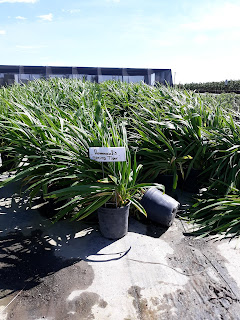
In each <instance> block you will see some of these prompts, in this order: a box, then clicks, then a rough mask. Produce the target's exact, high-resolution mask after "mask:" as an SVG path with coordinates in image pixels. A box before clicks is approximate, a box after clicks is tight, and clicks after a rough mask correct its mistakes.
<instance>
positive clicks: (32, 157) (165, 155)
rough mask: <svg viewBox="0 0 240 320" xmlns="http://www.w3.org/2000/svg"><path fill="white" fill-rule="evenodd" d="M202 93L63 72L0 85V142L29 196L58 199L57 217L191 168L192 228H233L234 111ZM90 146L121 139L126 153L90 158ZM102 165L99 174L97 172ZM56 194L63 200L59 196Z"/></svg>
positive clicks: (237, 195) (239, 130)
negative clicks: (105, 159)
mask: <svg viewBox="0 0 240 320" xmlns="http://www.w3.org/2000/svg"><path fill="white" fill-rule="evenodd" d="M226 106H229V104H224V102H221V103H220V100H219V99H218V98H216V97H213V96H210V95H200V94H197V93H193V92H191V91H184V90H180V89H176V88H172V87H166V86H160V85H159V86H155V87H151V86H148V85H146V84H144V83H140V84H127V83H122V82H117V81H116V82H114V81H106V82H104V83H101V84H97V83H90V82H82V81H78V80H69V79H51V80H47V81H46V80H39V81H34V82H29V83H28V84H27V85H14V86H12V87H8V88H2V89H0V122H1V127H0V139H1V140H0V143H1V144H0V148H1V149H0V152H1V153H2V154H3V155H5V158H6V156H7V157H8V158H7V159H8V162H9V164H11V165H12V173H13V174H12V176H11V177H10V178H9V179H7V180H5V181H4V182H3V183H2V185H5V184H6V183H9V182H10V181H15V180H21V181H22V182H23V184H25V189H26V190H27V191H28V192H29V195H30V199H31V200H32V199H34V198H35V197H37V196H42V197H43V198H45V199H47V198H53V199H55V200H56V201H58V202H59V201H60V202H59V203H61V207H60V208H59V210H58V211H57V215H56V219H59V218H61V217H63V216H64V215H71V216H72V217H73V218H84V217H86V216H87V215H89V214H90V213H92V212H94V211H95V210H96V208H98V207H100V206H101V205H102V204H103V203H105V202H106V201H109V200H110V199H112V196H113V195H115V199H114V201H116V203H117V205H118V206H121V205H124V204H126V203H125V202H126V199H128V200H129V199H130V201H131V202H132V203H133V204H135V206H136V208H137V209H138V210H139V211H141V212H143V213H145V212H144V209H143V208H142V206H141V204H140V203H139V201H138V197H139V199H140V196H141V195H139V194H138V192H139V190H140V189H141V187H143V186H144V187H146V188H148V187H151V186H153V185H154V182H156V181H158V178H159V176H160V177H161V175H163V174H172V175H173V183H172V188H173V190H175V189H176V188H177V186H179V182H180V180H182V181H184V180H185V181H187V179H188V176H189V175H190V174H191V171H192V170H200V171H199V172H201V174H200V177H199V178H200V182H201V187H204V188H206V190H207V191H206V192H204V193H203V194H202V196H201V197H198V199H197V200H196V204H195V205H194V206H193V207H192V208H191V209H190V212H189V213H188V217H190V219H192V220H193V221H195V222H196V223H197V224H199V226H200V229H199V230H198V232H200V233H201V234H204V235H205V234H209V233H210V232H218V233H224V234H228V233H229V234H234V235H238V234H239V232H240V207H239V205H240V192H239V189H240V122H239V121H240V114H239V112H238V111H237V110H238V109H236V108H235V109H232V110H231V109H229V108H227V107H226ZM92 146H111V147H113V146H125V147H126V148H127V162H126V163H116V166H114V165H113V164H112V163H108V164H104V165H103V166H102V164H100V163H97V162H94V161H91V160H90V159H89V156H88V149H89V147H92ZM103 172H104V176H103ZM159 187H160V186H159ZM62 200H63V201H65V202H64V204H63V205H62Z"/></svg>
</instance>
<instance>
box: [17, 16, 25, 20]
mask: <svg viewBox="0 0 240 320" xmlns="http://www.w3.org/2000/svg"><path fill="white" fill-rule="evenodd" d="M15 19H18V20H26V19H27V18H25V17H22V16H17V17H16V18H15Z"/></svg>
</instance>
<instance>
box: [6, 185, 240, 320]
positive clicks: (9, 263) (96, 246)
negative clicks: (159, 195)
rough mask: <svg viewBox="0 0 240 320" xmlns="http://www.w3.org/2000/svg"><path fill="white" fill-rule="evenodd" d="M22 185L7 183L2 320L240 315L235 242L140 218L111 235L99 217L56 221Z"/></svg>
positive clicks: (125, 319) (239, 257)
mask: <svg viewBox="0 0 240 320" xmlns="http://www.w3.org/2000/svg"><path fill="white" fill-rule="evenodd" d="M17 189H18V186H11V187H5V188H3V189H1V190H0V295H1V300H0V319H1V320H9V319H13V320H18V319H19V320H23V319H24V320H25V319H29V320H39V319H45V320H46V319H48V320H68V319H73V320H75V319H77V320H79V319H81V320H85V319H99V320H105V319H110V320H111V319H112V320H133V319H140V320H158V319H161V320H162V319H167V320H169V319H189V320H190V319H214V320H215V319H234V320H235V319H240V304H239V299H240V278H239V273H238V268H239V265H240V255H239V250H240V248H239V245H238V244H237V243H236V241H234V242H233V241H232V242H230V243H229V242H228V241H227V240H222V241H215V240H214V239H210V238H208V239H196V238H194V237H190V236H185V235H184V230H185V229H186V228H187V226H186V225H185V224H184V223H183V222H181V221H180V220H178V219H175V221H174V224H173V226H172V227H170V228H169V229H168V230H166V229H163V228H161V227H160V226H158V225H156V224H153V223H149V224H143V223H141V222H139V221H136V220H134V219H133V218H130V220H129V232H128V234H127V235H126V236H125V237H124V238H122V239H119V240H117V241H111V240H108V239H105V238H103V237H102V236H101V234H100V232H99V230H98V226H97V225H95V224H86V223H83V222H68V221H66V220H64V221H60V222H59V223H57V224H54V225H52V224H51V223H50V222H49V220H47V219H45V218H43V217H42V216H41V215H40V214H39V212H38V211H37V210H31V209H30V208H28V203H27V199H23V198H21V197H19V196H18V195H17V194H16V190H17Z"/></svg>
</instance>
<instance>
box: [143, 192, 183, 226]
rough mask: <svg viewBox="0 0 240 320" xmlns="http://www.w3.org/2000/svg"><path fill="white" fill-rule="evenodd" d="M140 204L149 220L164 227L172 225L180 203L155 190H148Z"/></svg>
mask: <svg viewBox="0 0 240 320" xmlns="http://www.w3.org/2000/svg"><path fill="white" fill-rule="evenodd" d="M141 204H142V206H143V207H144V209H145V210H146V212H147V216H148V218H149V219H150V220H152V221H155V222H158V223H160V224H162V225H164V226H166V227H169V226H170V225H171V224H172V223H173V219H174V218H175V216H176V213H177V210H178V208H179V207H180V203H179V202H178V201H176V200H175V199H173V198H172V197H170V196H168V195H167V194H164V193H163V192H162V191H160V190H158V189H156V188H150V189H149V190H148V191H147V192H146V193H145V194H144V196H143V198H142V200H141Z"/></svg>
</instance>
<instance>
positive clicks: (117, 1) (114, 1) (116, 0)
mask: <svg viewBox="0 0 240 320" xmlns="http://www.w3.org/2000/svg"><path fill="white" fill-rule="evenodd" d="M106 1H107V2H113V3H119V2H120V0H106Z"/></svg>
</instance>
